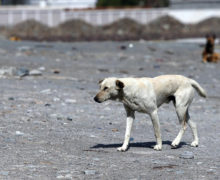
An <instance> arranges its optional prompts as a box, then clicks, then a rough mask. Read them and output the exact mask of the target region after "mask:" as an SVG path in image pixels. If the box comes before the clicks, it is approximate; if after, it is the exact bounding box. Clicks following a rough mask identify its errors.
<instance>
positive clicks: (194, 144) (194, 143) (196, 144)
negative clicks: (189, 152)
mask: <svg viewBox="0 0 220 180" xmlns="http://www.w3.org/2000/svg"><path fill="white" fill-rule="evenodd" d="M191 146H192V147H198V146H199V143H198V141H193V142H192V143H191Z"/></svg>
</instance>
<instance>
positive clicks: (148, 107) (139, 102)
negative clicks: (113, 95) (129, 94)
mask: <svg viewBox="0 0 220 180" xmlns="http://www.w3.org/2000/svg"><path fill="white" fill-rule="evenodd" d="M147 102H148V103H147ZM123 104H124V105H126V106H127V107H129V108H130V109H132V110H133V111H137V112H141V113H150V112H152V110H154V109H155V108H156V104H155V101H154V100H148V99H138V98H137V99H132V100H131V99H129V100H128V99H124V100H123Z"/></svg>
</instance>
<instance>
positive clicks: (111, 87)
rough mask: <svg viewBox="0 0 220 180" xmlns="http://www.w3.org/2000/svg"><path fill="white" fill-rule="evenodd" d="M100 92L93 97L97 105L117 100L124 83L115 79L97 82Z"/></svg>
mask: <svg viewBox="0 0 220 180" xmlns="http://www.w3.org/2000/svg"><path fill="white" fill-rule="evenodd" d="M99 85H100V91H99V92H98V94H97V95H96V96H95V97H94V100H95V101H96V102H98V103H102V102H104V101H107V100H119V99H120V98H121V93H122V90H123V88H124V83H123V82H122V81H120V80H119V79H117V78H106V79H104V80H101V81H99Z"/></svg>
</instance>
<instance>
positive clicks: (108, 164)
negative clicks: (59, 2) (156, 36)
mask: <svg viewBox="0 0 220 180" xmlns="http://www.w3.org/2000/svg"><path fill="white" fill-rule="evenodd" d="M201 52H202V47H200V46H199V44H196V43H179V42H178V43H177V42H174V41H173V42H172V41H170V42H163V41H158V42H145V41H139V42H89V43H87V42H84V43H83V42H82V43H60V42H57V43H34V42H10V41H7V40H4V39H1V40H0V84H1V85H0V93H1V96H0V179H41V180H43V179H133V180H134V179H137V180H139V179H186V180H189V179H200V180H203V179H204V180H207V179H210V180H213V179H219V177H220V141H219V137H220V131H219V129H220V121H219V120H220V108H219V107H220V95H219V93H220V71H219V68H220V63H219V64H203V63H202V62H201ZM24 69H25V70H27V71H28V70H29V71H31V70H35V71H40V73H38V74H37V73H36V74H35V75H28V73H26V74H25V73H24V74H22V75H21V71H22V72H23V70H24ZM162 74H181V75H185V76H187V77H190V78H193V79H195V80H196V81H198V82H199V83H200V85H201V86H202V87H203V88H204V89H206V91H207V93H208V98H207V99H204V98H201V97H199V96H198V95H196V96H195V99H194V101H193V103H192V105H191V107H190V115H191V118H192V119H193V120H194V121H195V122H196V123H197V125H198V132H199V138H200V142H199V147H197V148H193V147H191V146H190V143H191V141H192V133H191V131H190V129H187V130H186V133H185V134H184V136H183V139H182V141H181V144H180V146H179V147H178V148H177V149H172V148H171V145H170V144H171V142H172V140H173V139H174V138H175V137H176V135H177V133H178V131H179V128H180V126H179V124H178V120H177V116H176V113H175V110H174V107H173V105H172V103H170V104H165V105H163V106H161V107H160V109H159V118H160V122H161V131H162V138H163V150H162V151H155V150H153V146H154V144H155V138H154V133H153V128H152V124H151V120H150V118H149V117H148V116H147V115H145V114H139V113H137V114H136V120H135V122H134V127H133V130H132V135H131V144H130V148H129V149H128V151H127V152H117V151H116V148H117V147H119V146H121V144H122V142H123V139H124V132H125V119H126V117H125V112H124V109H123V106H122V105H121V104H120V103H118V102H110V101H109V102H105V103H103V104H98V103H95V102H94V101H93V97H94V96H95V94H96V93H97V92H98V84H97V82H98V81H99V80H101V79H103V78H105V77H109V76H115V77H127V76H133V77H142V76H147V77H154V76H157V75H162Z"/></svg>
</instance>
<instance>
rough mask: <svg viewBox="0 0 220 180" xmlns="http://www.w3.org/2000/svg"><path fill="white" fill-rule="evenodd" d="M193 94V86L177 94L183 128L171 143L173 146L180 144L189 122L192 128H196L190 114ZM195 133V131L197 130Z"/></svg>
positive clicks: (176, 100) (179, 117) (177, 109)
mask: <svg viewBox="0 0 220 180" xmlns="http://www.w3.org/2000/svg"><path fill="white" fill-rule="evenodd" d="M193 95H194V90H193V89H192V87H189V88H187V89H184V90H180V91H179V92H177V93H176V94H175V107H176V113H177V116H178V119H179V122H180V124H181V128H180V131H179V133H178V135H177V137H176V138H175V139H174V140H173V142H172V144H171V145H172V146H173V147H177V146H178V145H179V143H180V141H181V139H182V136H183V134H184V132H185V130H186V125H187V124H186V123H187V122H188V124H189V126H190V127H191V128H192V129H193V128H194V129H195V126H194V123H193V122H191V121H190V116H189V113H188V108H189V106H190V104H191V102H192V100H193ZM193 133H195V130H194V132H193Z"/></svg>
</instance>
